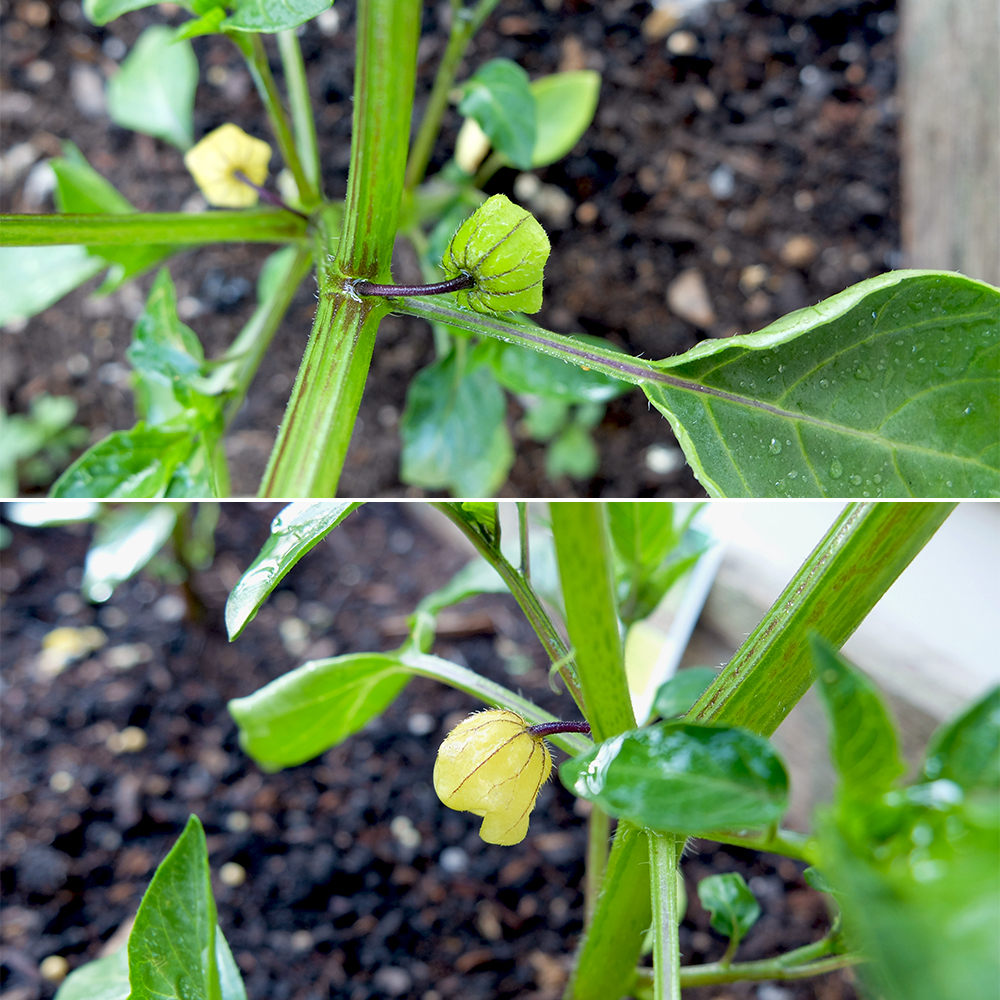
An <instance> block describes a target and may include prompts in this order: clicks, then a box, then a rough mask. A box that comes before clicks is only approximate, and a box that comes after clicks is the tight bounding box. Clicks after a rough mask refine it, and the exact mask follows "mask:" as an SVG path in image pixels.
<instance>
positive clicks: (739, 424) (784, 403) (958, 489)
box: [643, 271, 1000, 497]
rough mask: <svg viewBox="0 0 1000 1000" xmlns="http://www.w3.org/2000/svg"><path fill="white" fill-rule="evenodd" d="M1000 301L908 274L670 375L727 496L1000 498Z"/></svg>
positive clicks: (710, 346)
mask: <svg viewBox="0 0 1000 1000" xmlns="http://www.w3.org/2000/svg"><path fill="white" fill-rule="evenodd" d="M998 359H1000V291H998V290H997V289H995V288H991V287H990V286H989V285H985V284H983V283H982V282H978V281H972V280H971V279H969V278H964V277H962V276H960V275H949V274H942V273H939V272H920V271H895V272H891V273H889V274H883V275H880V276H879V277H876V278H871V279H869V280H868V281H863V282H861V283H860V284H858V285H855V286H854V287H852V288H849V289H847V290H846V291H844V292H841V293H840V294H839V295H834V296H833V297H832V298H830V299H827V300H825V301H824V302H821V303H820V304H819V305H817V306H812V307H810V308H808V309H800V310H799V311H798V312H794V313H790V314H789V315H788V316H785V317H784V318H783V319H780V320H778V321H777V322H776V323H772V324H771V325H770V326H769V327H767V328H765V329H764V330H761V331H760V332H759V333H753V334H749V335H748V336H745V337H736V338H732V339H730V340H706V341H703V342H702V343H701V344H699V345H698V346H697V347H695V348H693V349H692V350H690V351H688V352H687V353H686V354H682V355H680V356H679V357H676V358H669V359H667V360H665V361H661V362H659V363H658V364H657V366H656V367H657V368H658V369H659V370H660V371H661V372H662V373H663V374H664V375H665V376H668V380H667V381H666V382H663V383H659V384H655V385H654V384H650V383H647V384H646V385H644V387H643V388H644V390H645V392H646V394H647V395H648V396H649V398H650V400H651V401H652V403H653V404H654V405H655V406H656V407H657V409H659V410H660V411H661V412H662V413H663V414H664V416H666V417H667V419H668V420H669V421H670V423H671V426H672V427H673V428H674V432H675V433H676V435H677V439H678V441H680V443H681V445H682V447H683V448H684V452H685V454H686V455H687V459H688V462H689V463H690V464H691V466H692V468H693V469H694V471H695V474H696V475H697V476H698V478H699V479H700V480H701V482H702V483H703V484H704V485H705V487H706V489H708V491H709V492H710V493H711V494H712V495H714V496H730V497H733V496H745V497H752V496H789V497H798V496H801V497H804V496H836V497H869V496H871V497H911V496H920V497H935V496H959V497H977V496H998V495H1000V436H998V434H997V426H998V422H1000V404H998V400H1000V394H998V393H997V384H998V379H1000V367H998Z"/></svg>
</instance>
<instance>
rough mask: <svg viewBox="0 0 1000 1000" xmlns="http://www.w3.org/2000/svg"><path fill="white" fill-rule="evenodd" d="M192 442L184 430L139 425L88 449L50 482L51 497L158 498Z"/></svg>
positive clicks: (111, 435)
mask: <svg viewBox="0 0 1000 1000" xmlns="http://www.w3.org/2000/svg"><path fill="white" fill-rule="evenodd" d="M195 444H196V442H195V441H194V440H193V439H192V437H191V433H190V431H189V430H187V429H179V430H178V429H174V428H168V427H149V426H147V425H146V424H145V423H144V422H143V421H139V423H137V424H136V425H135V427H133V428H132V429H131V430H128V431H115V432H114V433H113V434H109V435H108V436H107V437H106V438H104V440H103V441H99V442H98V443H97V444H95V445H94V446H93V447H92V448H88V449H87V451H85V452H84V453H83V454H82V455H81V456H80V457H79V458H78V459H77V460H76V461H75V462H74V463H73V464H72V465H71V466H70V467H69V468H68V469H67V470H66V471H65V472H64V473H63V474H62V475H61V476H60V477H59V478H58V479H57V480H56V482H55V485H53V487H52V491H51V495H52V496H53V497H109V498H120V499H136V500H141V499H151V498H155V497H162V496H163V495H164V494H165V493H166V491H167V488H168V486H169V485H170V479H171V477H172V476H173V474H174V470H175V469H176V468H177V466H178V464H179V463H180V462H182V461H183V460H184V459H185V458H186V457H187V456H188V455H189V454H190V453H191V450H192V448H193V447H194V446H195Z"/></svg>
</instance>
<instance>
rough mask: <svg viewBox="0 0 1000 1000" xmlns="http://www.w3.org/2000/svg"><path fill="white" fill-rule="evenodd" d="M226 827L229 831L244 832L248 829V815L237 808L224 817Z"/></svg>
mask: <svg viewBox="0 0 1000 1000" xmlns="http://www.w3.org/2000/svg"><path fill="white" fill-rule="evenodd" d="M226 829H227V830H229V832H230V833H245V832H246V831H247V830H249V829H250V817H249V816H248V815H247V814H246V813H245V812H243V811H242V810H239V809H237V810H235V811H233V812H231V813H230V814H229V815H228V816H227V817H226Z"/></svg>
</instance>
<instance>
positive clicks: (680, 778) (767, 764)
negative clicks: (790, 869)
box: [559, 722, 788, 835]
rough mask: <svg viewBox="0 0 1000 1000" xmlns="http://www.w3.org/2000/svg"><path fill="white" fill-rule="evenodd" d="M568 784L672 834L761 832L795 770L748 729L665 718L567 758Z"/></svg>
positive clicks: (781, 804)
mask: <svg viewBox="0 0 1000 1000" xmlns="http://www.w3.org/2000/svg"><path fill="white" fill-rule="evenodd" d="M559 777H560V778H561V780H562V782H563V784H564V785H565V786H566V787H567V788H568V789H569V790H570V791H571V792H572V793H573V794H574V795H579V796H580V797H581V798H584V799H589V800H590V801H591V802H595V803H596V804H597V805H599V806H600V807H601V808H602V809H604V810H605V811H606V812H608V813H610V814H611V815H612V816H619V817H621V818H623V819H627V820H628V821H629V822H631V823H635V824H636V825H638V826H646V827H650V828H651V829H653V830H659V831H662V832H671V833H684V834H695V835H696V834H698V833H707V832H708V831H710V830H720V829H759V828H761V827H765V826H768V825H769V824H771V823H776V822H777V821H778V820H779V819H780V818H781V816H782V814H783V813H784V811H785V808H786V806H787V804H788V775H787V774H786V773H785V769H784V767H783V765H782V763H781V761H780V760H779V759H778V756H777V754H776V753H775V752H774V750H773V749H772V747H771V745H770V744H769V743H768V742H767V740H765V739H763V738H762V737H760V736H756V735H754V734H753V733H750V732H748V731H747V730H744V729H726V728H717V727H714V726H698V725H694V724H692V723H687V722H660V723H657V724H655V725H653V726H649V727H647V728H645V729H633V730H631V731H630V732H627V733H621V734H619V735H618V736H615V737H613V738H612V739H610V740H606V741H605V742H603V743H600V744H598V745H597V746H596V747H594V749H593V750H590V751H588V752H587V753H585V754H581V755H580V756H578V757H574V758H572V759H571V760H568V761H566V762H565V763H563V765H562V766H561V767H560V769H559Z"/></svg>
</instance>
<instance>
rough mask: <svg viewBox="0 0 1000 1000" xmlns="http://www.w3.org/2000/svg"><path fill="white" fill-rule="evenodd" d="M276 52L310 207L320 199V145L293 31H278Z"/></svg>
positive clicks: (304, 199) (305, 202) (303, 197)
mask: <svg viewBox="0 0 1000 1000" xmlns="http://www.w3.org/2000/svg"><path fill="white" fill-rule="evenodd" d="M277 37H278V51H279V52H280V53H281V65H282V67H283V68H284V70H285V87H286V88H287V90H288V103H289V105H290V106H291V110H292V127H293V128H294V130H295V148H296V149H297V150H298V154H299V162H300V163H301V164H302V172H303V174H304V175H305V178H306V181H307V182H308V187H307V189H306V190H303V189H302V188H299V199H300V200H301V202H302V204H303V205H307V206H312V205H313V204H315V203H316V202H318V201H319V199H320V173H319V145H318V143H317V142H316V121H315V119H314V118H313V113H312V106H311V104H310V103H309V84H308V82H307V81H306V66H305V63H304V62H303V60H302V49H301V47H300V46H299V39H298V35H296V34H295V32H294V31H279V32H278V35H277Z"/></svg>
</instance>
